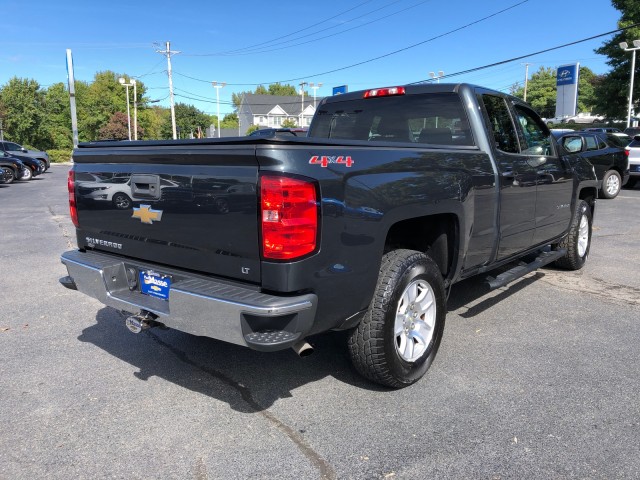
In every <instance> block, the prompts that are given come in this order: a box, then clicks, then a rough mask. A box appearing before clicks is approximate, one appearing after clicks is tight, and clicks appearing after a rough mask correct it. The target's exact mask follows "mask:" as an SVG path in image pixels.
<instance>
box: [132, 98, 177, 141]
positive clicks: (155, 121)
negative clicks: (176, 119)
mask: <svg viewBox="0 0 640 480" xmlns="http://www.w3.org/2000/svg"><path fill="white" fill-rule="evenodd" d="M138 122H139V123H140V126H141V127H142V129H143V130H144V135H143V136H142V137H140V136H138V138H140V139H144V140H161V139H170V138H172V134H171V111H170V110H169V109H168V108H166V107H160V106H158V105H153V106H152V107H148V108H144V109H141V110H139V111H138ZM167 123H168V124H169V130H168V131H165V128H164V126H165V124H167Z"/></svg>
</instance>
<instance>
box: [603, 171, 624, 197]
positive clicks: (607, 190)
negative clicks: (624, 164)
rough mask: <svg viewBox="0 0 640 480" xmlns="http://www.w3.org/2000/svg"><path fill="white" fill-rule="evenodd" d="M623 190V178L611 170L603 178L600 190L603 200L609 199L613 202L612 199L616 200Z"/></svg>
mask: <svg viewBox="0 0 640 480" xmlns="http://www.w3.org/2000/svg"><path fill="white" fill-rule="evenodd" d="M621 188H622V177H621V176H620V174H619V173H618V172H616V171H615V170H609V171H607V173H605V174H604V177H602V188H601V189H600V194H601V195H602V198H607V199H609V200H611V199H612V198H616V197H617V196H618V194H619V193H620V189H621Z"/></svg>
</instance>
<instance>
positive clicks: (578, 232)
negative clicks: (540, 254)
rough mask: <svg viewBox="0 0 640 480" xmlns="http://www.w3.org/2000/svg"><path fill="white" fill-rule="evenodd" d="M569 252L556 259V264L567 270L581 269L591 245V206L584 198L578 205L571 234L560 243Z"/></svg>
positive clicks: (559, 245)
mask: <svg viewBox="0 0 640 480" xmlns="http://www.w3.org/2000/svg"><path fill="white" fill-rule="evenodd" d="M558 247H559V248H566V249H567V254H566V255H565V256H564V257H562V258H560V259H559V260H556V262H555V263H556V265H557V266H559V267H561V268H565V269H567V270H580V269H581V268H582V267H583V266H584V264H585V263H586V261H587V257H588V256H589V249H590V247H591V208H590V207H589V204H588V203H587V202H585V201H584V200H580V201H579V202H578V205H577V206H576V211H575V214H574V215H573V219H572V220H571V226H570V227H569V234H568V235H567V236H566V238H565V239H564V240H563V241H562V242H560V243H559V244H558Z"/></svg>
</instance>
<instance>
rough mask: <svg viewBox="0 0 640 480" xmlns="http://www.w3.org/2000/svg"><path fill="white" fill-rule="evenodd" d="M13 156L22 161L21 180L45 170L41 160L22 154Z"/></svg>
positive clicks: (29, 178)
mask: <svg viewBox="0 0 640 480" xmlns="http://www.w3.org/2000/svg"><path fill="white" fill-rule="evenodd" d="M12 156H13V155H12ZM15 158H17V159H18V160H20V161H21V162H22V163H24V167H25V168H24V170H23V171H22V177H21V179H22V180H31V179H33V178H34V177H37V176H38V175H40V174H41V173H44V171H45V167H44V162H43V161H42V160H38V159H35V158H31V157H25V156H22V155H19V156H18V155H16V156H15Z"/></svg>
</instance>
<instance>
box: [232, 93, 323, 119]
mask: <svg viewBox="0 0 640 480" xmlns="http://www.w3.org/2000/svg"><path fill="white" fill-rule="evenodd" d="M320 100H322V97H317V98H316V103H318V102H320ZM309 105H311V106H312V107H313V96H309V95H305V96H304V107H305V109H306V108H307V107H309ZM276 106H279V107H280V108H281V109H282V110H284V111H285V112H286V114H287V115H290V116H296V115H300V108H301V106H302V99H301V98H300V95H257V94H255V93H245V94H244V95H243V96H242V103H241V104H240V111H241V112H243V113H248V112H250V113H252V114H253V115H265V116H266V115H268V114H269V113H270V112H271V111H272V110H273V109H274V107H276Z"/></svg>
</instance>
